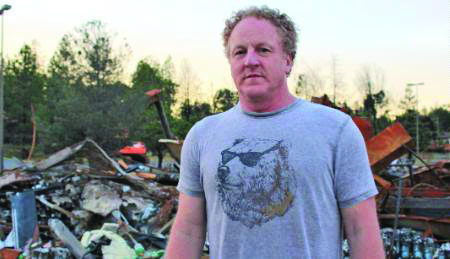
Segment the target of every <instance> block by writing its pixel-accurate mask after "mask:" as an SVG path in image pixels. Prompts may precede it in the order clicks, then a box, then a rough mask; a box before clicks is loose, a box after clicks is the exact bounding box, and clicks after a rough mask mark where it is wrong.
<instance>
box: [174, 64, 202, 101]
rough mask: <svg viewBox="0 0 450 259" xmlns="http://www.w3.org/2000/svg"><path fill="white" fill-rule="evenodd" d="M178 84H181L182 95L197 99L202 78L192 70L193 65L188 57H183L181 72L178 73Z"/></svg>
mask: <svg viewBox="0 0 450 259" xmlns="http://www.w3.org/2000/svg"><path fill="white" fill-rule="evenodd" d="M178 84H179V85H180V88H179V89H180V90H179V93H180V95H181V96H180V97H181V99H182V100H183V101H184V100H193V99H196V98H197V96H198V93H199V87H200V80H199V78H198V76H197V75H196V74H195V72H194V70H192V66H191V64H190V63H189V61H188V60H187V59H183V61H182V63H181V68H180V72H179V74H178Z"/></svg>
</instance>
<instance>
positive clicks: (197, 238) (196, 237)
mask: <svg viewBox="0 0 450 259" xmlns="http://www.w3.org/2000/svg"><path fill="white" fill-rule="evenodd" d="M205 232H206V212H205V199H204V198H202V197H192V196H189V195H186V194H184V193H182V192H180V198H179V205H178V212H177V216H176V218H175V222H174V224H173V226H172V229H171V231H170V238H169V244H168V245H167V250H166V256H165V258H167V259H175V258H195V259H198V258H200V256H201V254H202V249H203V245H204V242H205Z"/></svg>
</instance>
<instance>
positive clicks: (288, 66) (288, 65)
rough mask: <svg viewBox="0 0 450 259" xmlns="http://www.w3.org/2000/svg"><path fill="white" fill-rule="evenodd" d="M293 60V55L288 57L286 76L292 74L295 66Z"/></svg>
mask: <svg viewBox="0 0 450 259" xmlns="http://www.w3.org/2000/svg"><path fill="white" fill-rule="evenodd" d="M293 63H294V62H293V60H292V56H291V55H286V71H285V73H286V75H289V74H290V73H291V70H292V66H293Z"/></svg>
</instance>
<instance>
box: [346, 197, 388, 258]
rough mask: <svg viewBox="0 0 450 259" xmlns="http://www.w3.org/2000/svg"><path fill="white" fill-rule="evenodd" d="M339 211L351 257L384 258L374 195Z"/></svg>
mask: <svg viewBox="0 0 450 259" xmlns="http://www.w3.org/2000/svg"><path fill="white" fill-rule="evenodd" d="M341 212H342V218H343V221H344V227H345V232H346V234H347V238H348V241H349V244H350V249H351V258H352V259H359V258H374V259H375V258H385V255H384V249H383V242H382V241H381V235H380V226H379V225H378V219H377V211H376V204H375V199H374V197H371V198H369V199H367V200H365V201H362V202H360V203H358V204H356V205H354V206H353V207H350V208H342V209H341Z"/></svg>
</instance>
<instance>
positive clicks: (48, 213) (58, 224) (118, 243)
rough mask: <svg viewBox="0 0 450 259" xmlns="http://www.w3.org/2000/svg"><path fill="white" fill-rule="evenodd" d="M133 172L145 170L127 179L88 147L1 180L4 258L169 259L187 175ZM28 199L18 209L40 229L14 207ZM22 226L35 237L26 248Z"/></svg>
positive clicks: (0, 248)
mask: <svg viewBox="0 0 450 259" xmlns="http://www.w3.org/2000/svg"><path fill="white" fill-rule="evenodd" d="M130 167H136V168H137V169H136V170H133V171H132V172H127V169H126V168H125V167H122V166H121V165H120V164H119V162H118V159H117V160H116V159H115V158H112V157H110V156H109V155H108V154H106V152H104V150H102V149H101V148H100V147H99V146H98V145H97V143H95V142H94V141H93V140H91V139H86V140H84V141H82V142H80V143H77V144H75V145H72V146H71V147H67V148H65V149H63V150H61V151H59V152H57V153H55V154H53V155H51V156H49V157H48V158H47V159H44V160H42V161H40V162H38V163H35V164H34V165H33V166H29V167H26V168H25V167H14V169H11V170H5V171H4V173H3V174H2V175H0V208H1V210H0V255H1V256H0V258H16V257H17V256H18V255H19V254H22V255H26V256H28V257H29V258H98V257H103V258H139V257H135V256H139V255H138V254H140V256H143V255H146V256H147V257H146V258H150V257H148V256H150V255H152V256H153V258H159V257H161V256H163V254H164V253H163V251H164V248H165V246H166V244H167V234H168V233H167V231H168V228H169V227H170V225H171V222H172V220H173V218H174V216H175V212H176V209H177V206H178V201H177V199H178V192H177V190H176V189H175V185H176V184H177V182H178V178H179V175H178V174H177V173H176V172H170V171H164V170H160V169H155V168H152V167H151V166H149V165H145V164H139V166H136V165H134V164H130ZM142 168H146V170H145V171H144V170H141V169H142ZM22 193H28V194H29V195H32V198H31V201H32V202H31V203H29V202H27V203H24V202H19V203H18V204H20V205H22V208H23V209H22V211H26V212H27V213H22V214H21V215H22V216H32V217H33V215H34V217H35V220H34V223H32V222H30V221H29V220H28V221H27V220H24V219H20V218H17V217H16V215H17V213H16V212H14V211H15V210H14V209H13V208H16V207H17V206H16V205H14V204H16V203H17V202H16V203H14V199H16V197H20V195H22ZM31 208H35V213H32V210H30V209H31ZM16 211H17V209H16ZM15 217H16V218H17V219H16V220H15V219H14V218H15ZM34 225H35V226H36V228H34ZM17 226H21V228H26V231H25V232H26V233H27V235H25V236H23V235H21V236H23V240H22V241H21V243H20V245H16V243H17V242H16V241H15V239H16V237H15V233H16V231H15V228H17ZM102 226H103V227H102ZM6 253H7V254H8V255H7V256H8V257H6Z"/></svg>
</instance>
